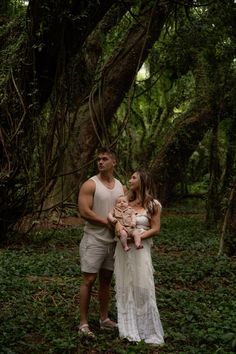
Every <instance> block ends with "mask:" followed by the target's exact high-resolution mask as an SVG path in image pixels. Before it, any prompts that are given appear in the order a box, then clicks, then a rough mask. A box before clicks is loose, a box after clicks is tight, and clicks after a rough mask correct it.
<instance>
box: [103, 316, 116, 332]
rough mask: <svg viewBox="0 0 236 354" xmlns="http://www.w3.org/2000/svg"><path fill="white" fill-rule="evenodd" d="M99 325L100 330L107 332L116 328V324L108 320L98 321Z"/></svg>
mask: <svg viewBox="0 0 236 354" xmlns="http://www.w3.org/2000/svg"><path fill="white" fill-rule="evenodd" d="M99 323H100V328H101V329H108V330H111V329H116V328H117V327H118V326H117V323H116V322H114V321H112V320H110V318H106V319H105V320H103V321H102V320H100V321H99Z"/></svg>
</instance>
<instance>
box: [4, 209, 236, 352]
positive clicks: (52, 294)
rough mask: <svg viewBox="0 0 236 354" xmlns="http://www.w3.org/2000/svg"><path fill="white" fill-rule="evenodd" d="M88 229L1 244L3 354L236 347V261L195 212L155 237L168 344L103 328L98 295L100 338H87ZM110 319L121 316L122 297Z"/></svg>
mask: <svg viewBox="0 0 236 354" xmlns="http://www.w3.org/2000/svg"><path fill="white" fill-rule="evenodd" d="M81 235H82V227H81V226H76V227H73V228H70V229H65V230H44V231H37V232H36V233H34V234H33V233H32V234H31V235H29V237H28V238H27V239H25V240H24V242H21V243H20V242H19V241H17V242H16V241H15V242H12V243H11V244H8V245H5V246H2V248H1V249H0V305H1V311H0V353H4V354H5V353H7V354H14V353H25V354H27V353H33V354H39V353H53V354H61V353H63V354H64V353H65V354H66V353H68V354H69V353H70V354H75V353H78V354H82V353H86V354H87V353H91V354H92V353H93V354H97V353H106V354H123V353H124V354H125V353H129V354H132V353H139V354H142V353H150V354H152V353H179V354H181V353H196V354H199V353H202V354H204V353H206V354H213V353H218V354H225V353H227V354H230V353H235V351H236V316H235V314H236V298H235V293H236V280H235V273H236V259H235V258H227V257H225V256H223V257H220V258H218V257H217V251H218V245H219V235H218V233H217V232H216V231H215V232H213V231H209V230H206V229H205V226H204V222H203V220H202V219H201V218H198V217H196V216H191V215H188V216H183V215H172V216H170V215H169V216H165V214H163V217H162V230H161V233H160V235H159V236H158V237H156V238H155V240H154V247H153V265H154V268H155V280H156V294H157V303H158V307H159V311H160V315H161V319H162V323H163V327H164V331H165V341H166V343H165V345H164V346H163V347H161V348H158V349H157V348H150V347H149V346H148V345H146V344H145V343H142V342H141V343H139V344H132V343H128V342H126V341H122V340H120V339H119V338H118V334H117V333H115V332H113V333H107V332H105V333H104V332H101V331H100V329H99V327H98V299H97V288H96V287H95V289H94V291H93V294H92V302H91V308H90V322H91V327H92V329H93V330H94V332H95V333H96V335H97V337H96V339H95V340H94V341H91V340H90V341H87V340H81V339H80V338H79V337H78V334H77V329H78V323H79V309H78V303H79V286H80V282H81V273H80V267H79V241H80V238H81ZM110 312H111V318H113V319H116V308H115V294H114V291H113V292H112V297H111V308H110Z"/></svg>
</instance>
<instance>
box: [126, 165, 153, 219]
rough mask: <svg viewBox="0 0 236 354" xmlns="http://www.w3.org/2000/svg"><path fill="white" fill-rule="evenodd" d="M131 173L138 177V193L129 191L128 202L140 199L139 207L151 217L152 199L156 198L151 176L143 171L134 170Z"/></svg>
mask: <svg viewBox="0 0 236 354" xmlns="http://www.w3.org/2000/svg"><path fill="white" fill-rule="evenodd" d="M133 173H137V174H138V175H139V189H138V191H137V192H136V191H130V193H129V200H130V201H132V200H135V199H136V197H139V198H140V201H141V205H142V207H143V208H145V209H147V210H148V212H149V213H150V214H151V215H153V213H154V212H155V205H156V204H155V203H154V199H155V197H156V190H155V186H154V183H153V179H152V177H151V175H150V174H149V173H148V172H147V171H146V170H143V169H138V170H135V171H134V172H133Z"/></svg>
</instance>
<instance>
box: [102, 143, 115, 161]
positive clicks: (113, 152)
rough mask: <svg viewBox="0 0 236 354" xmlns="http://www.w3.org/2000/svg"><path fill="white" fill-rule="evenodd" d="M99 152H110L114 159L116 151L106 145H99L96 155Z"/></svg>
mask: <svg viewBox="0 0 236 354" xmlns="http://www.w3.org/2000/svg"><path fill="white" fill-rule="evenodd" d="M99 154H110V155H111V156H112V157H113V158H114V159H116V153H115V151H114V150H112V149H110V148H108V147H104V146H103V147H100V148H98V149H97V155H99Z"/></svg>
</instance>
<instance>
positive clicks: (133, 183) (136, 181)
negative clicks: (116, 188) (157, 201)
mask: <svg viewBox="0 0 236 354" xmlns="http://www.w3.org/2000/svg"><path fill="white" fill-rule="evenodd" d="M139 185H140V177H139V174H138V172H134V173H133V174H132V176H131V178H130V180H129V186H130V189H131V191H133V192H137V190H138V189H139Z"/></svg>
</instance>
